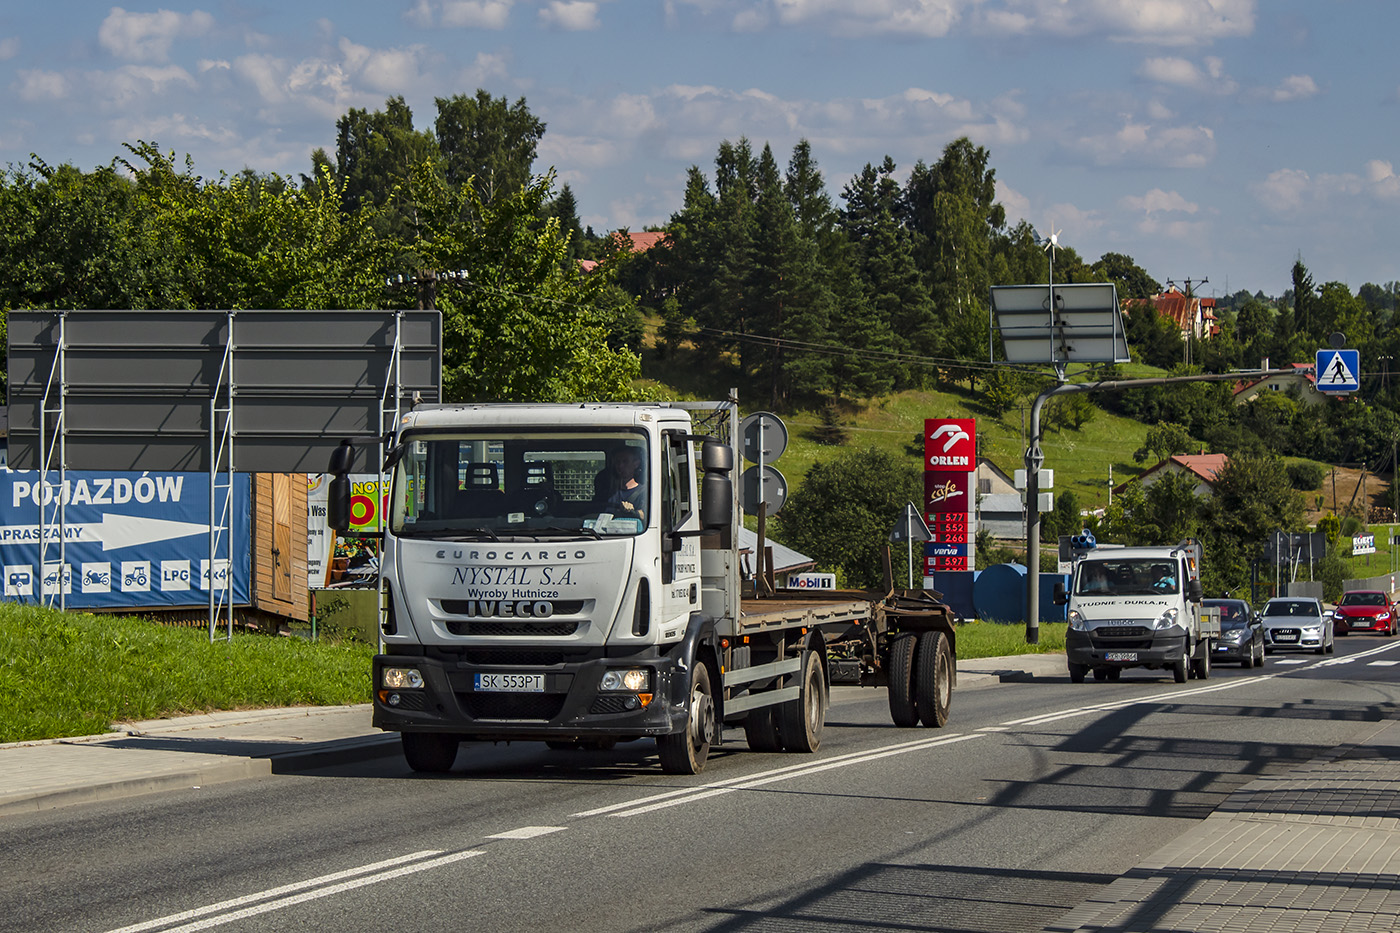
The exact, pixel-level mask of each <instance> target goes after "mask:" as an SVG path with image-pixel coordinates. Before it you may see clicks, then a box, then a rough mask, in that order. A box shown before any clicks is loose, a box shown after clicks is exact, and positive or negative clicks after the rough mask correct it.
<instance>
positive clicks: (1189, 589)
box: [1186, 577, 1204, 603]
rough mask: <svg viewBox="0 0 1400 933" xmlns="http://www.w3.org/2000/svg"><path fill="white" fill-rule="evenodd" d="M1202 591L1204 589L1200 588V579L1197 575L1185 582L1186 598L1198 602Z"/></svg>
mask: <svg viewBox="0 0 1400 933" xmlns="http://www.w3.org/2000/svg"><path fill="white" fill-rule="evenodd" d="M1203 593H1204V591H1203V590H1202V589H1201V580H1200V578H1199V577H1197V578H1196V579H1194V580H1192V581H1191V582H1189V583H1187V584H1186V598H1187V599H1189V600H1191V602H1193V603H1198V602H1200V601H1201V596H1202V594H1203Z"/></svg>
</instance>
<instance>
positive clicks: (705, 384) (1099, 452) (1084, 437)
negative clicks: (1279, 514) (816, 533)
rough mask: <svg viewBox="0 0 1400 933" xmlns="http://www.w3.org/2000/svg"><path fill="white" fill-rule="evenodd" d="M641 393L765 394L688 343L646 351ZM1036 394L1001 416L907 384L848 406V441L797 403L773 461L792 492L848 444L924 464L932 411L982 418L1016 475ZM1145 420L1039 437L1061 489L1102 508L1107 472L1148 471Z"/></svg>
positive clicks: (972, 398) (981, 436) (744, 403)
mask: <svg viewBox="0 0 1400 933" xmlns="http://www.w3.org/2000/svg"><path fill="white" fill-rule="evenodd" d="M1133 369H1134V371H1133V372H1131V373H1125V375H1126V376H1128V377H1133V378H1135V377H1139V376H1146V375H1160V374H1161V372H1160V370H1150V369H1149V368H1147V367H1134V368H1133ZM642 372H643V375H644V377H645V378H644V379H643V380H642V387H643V391H644V392H645V393H646V394H647V395H648V397H653V396H654V397H657V398H689V399H701V398H704V399H719V398H724V397H726V395H727V394H728V392H729V389H730V388H731V387H735V386H736V384H739V386H740V391H739V407H740V410H741V411H742V412H744V413H745V414H747V413H749V412H751V411H759V410H765V409H766V407H767V402H768V399H767V396H766V394H763V393H761V392H757V391H750V392H749V393H747V394H746V393H745V391H744V389H743V387H742V383H741V380H740V379H739V376H738V374H737V371H736V369H735V368H734V367H732V366H730V365H727V364H726V363H725V362H724V361H718V362H717V361H714V360H708V361H706V360H701V359H699V358H698V357H697V356H696V355H695V354H693V353H690V352H688V351H684V350H683V351H680V352H679V353H678V354H676V355H674V356H673V357H671V358H668V359H663V358H661V357H659V356H658V355H657V354H656V353H655V351H654V350H650V349H648V351H647V352H646V353H645V354H644V356H643V368H642ZM1030 402H1031V399H1027V400H1026V404H1025V407H1024V408H1023V409H1022V410H1013V411H1011V412H1008V413H1007V414H1006V415H1004V416H1002V417H996V416H995V415H993V414H992V413H991V412H990V411H989V410H988V409H987V408H986V407H985V406H984V405H983V404H982V403H981V401H980V399H979V397H978V396H976V395H974V394H973V393H971V392H969V391H968V390H967V388H966V387H965V386H957V387H945V388H943V389H938V390H919V391H908V392H900V393H896V394H894V395H891V396H887V397H884V398H877V399H862V400H859V401H855V402H852V403H850V404H849V405H847V406H846V407H845V408H843V409H842V410H841V412H840V425H841V427H842V428H843V432H844V435H845V439H844V441H843V442H842V443H840V444H836V445H830V444H825V443H823V442H822V441H821V440H820V439H819V438H820V437H821V434H822V428H823V426H824V425H823V419H822V412H821V411H819V410H815V409H806V408H798V409H796V410H794V411H783V412H779V413H778V414H779V415H780V416H781V417H782V419H783V422H784V423H785V424H786V425H787V427H788V434H789V445H788V449H787V452H786V453H784V454H783V456H782V458H781V459H779V460H778V461H777V462H776V463H775V464H774V465H775V466H776V467H777V468H778V469H779V470H780V471H781V472H782V474H783V476H784V477H785V478H786V479H787V481H788V486H789V490H790V491H791V490H792V489H794V488H796V486H798V485H800V484H801V481H802V477H803V476H804V475H805V474H806V472H807V471H808V470H809V469H810V468H811V466H812V464H813V463H815V462H817V461H818V460H824V459H830V458H832V457H835V456H838V455H840V454H841V453H842V452H844V451H847V450H857V449H864V448H866V447H872V446H873V447H878V448H880V449H882V450H885V451H888V452H890V453H892V454H895V455H898V456H907V457H908V458H909V459H910V462H911V463H912V464H914V465H915V466H916V467H917V466H918V465H919V464H921V463H922V462H923V440H922V438H923V428H924V419H926V418H974V419H976V421H977V435H978V444H979V450H980V453H981V455H982V456H984V457H987V458H989V459H990V460H991V461H992V462H993V463H995V464H996V465H997V466H998V467H999V468H1001V469H1002V470H1004V471H1005V472H1006V473H1008V474H1010V473H1012V472H1013V471H1015V470H1017V469H1019V468H1021V467H1022V466H1023V460H1024V455H1025V450H1026V436H1027V432H1028V431H1029V421H1030ZM1146 435H1147V426H1146V425H1143V424H1140V423H1138V422H1136V421H1132V420H1130V419H1127V418H1121V417H1118V416H1116V415H1111V414H1109V413H1108V412H1105V411H1101V410H1100V411H1098V412H1096V413H1095V415H1094V417H1093V418H1092V420H1090V421H1089V422H1087V423H1086V424H1084V425H1083V426H1082V427H1080V428H1077V429H1076V428H1063V429H1059V430H1054V429H1047V430H1046V431H1045V432H1044V434H1043V436H1042V439H1041V448H1042V450H1043V451H1044V453H1045V464H1044V466H1045V468H1046V469H1051V470H1054V471H1055V486H1054V491H1055V492H1056V493H1057V494H1059V493H1063V492H1068V491H1073V492H1074V493H1075V495H1076V496H1077V497H1078V498H1079V503H1080V506H1081V507H1083V508H1096V507H1098V506H1101V505H1105V504H1106V503H1107V501H1108V481H1109V471H1110V468H1111V469H1112V475H1113V482H1114V483H1115V484H1116V483H1121V482H1124V481H1125V480H1128V479H1131V478H1132V477H1134V476H1137V475H1138V474H1139V473H1141V472H1142V471H1143V470H1144V469H1146V466H1145V465H1143V464H1138V463H1134V462H1133V451H1135V450H1137V449H1138V448H1139V447H1141V446H1142V444H1143V441H1144V439H1145V438H1146Z"/></svg>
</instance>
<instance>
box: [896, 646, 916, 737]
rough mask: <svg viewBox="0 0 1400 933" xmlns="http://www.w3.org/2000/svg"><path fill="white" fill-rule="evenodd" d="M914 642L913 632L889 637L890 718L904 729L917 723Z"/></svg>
mask: <svg viewBox="0 0 1400 933" xmlns="http://www.w3.org/2000/svg"><path fill="white" fill-rule="evenodd" d="M915 642H916V638H915V636H914V633H913V632H904V633H903V634H900V635H896V636H895V637H894V638H892V639H890V670H889V692H890V718H891V719H893V720H894V724H895V725H896V726H899V727H900V728H905V729H907V728H909V727H910V726H917V725H918V724H919V711H918V709H917V708H916V707H915V706H914V647H915Z"/></svg>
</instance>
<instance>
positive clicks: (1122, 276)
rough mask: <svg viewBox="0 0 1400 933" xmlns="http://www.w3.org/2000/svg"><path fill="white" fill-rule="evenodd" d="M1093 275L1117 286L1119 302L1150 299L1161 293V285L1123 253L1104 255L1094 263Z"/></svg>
mask: <svg viewBox="0 0 1400 933" xmlns="http://www.w3.org/2000/svg"><path fill="white" fill-rule="evenodd" d="M1094 273H1095V274H1096V275H1097V276H1099V279H1100V281H1103V280H1107V281H1110V282H1112V283H1113V284H1115V285H1116V286H1118V300H1119V301H1126V300H1127V299H1130V298H1151V297H1152V296H1153V295H1158V294H1161V291H1162V286H1161V284H1160V283H1159V282H1158V281H1157V280H1156V279H1154V278H1153V277H1152V276H1150V275H1148V274H1147V270H1145V269H1143V268H1142V267H1141V266H1139V265H1138V264H1137V263H1136V262H1134V261H1133V257H1131V256H1128V255H1126V254H1124V253H1104V254H1103V255H1102V256H1100V257H1099V261H1098V262H1096V263H1094Z"/></svg>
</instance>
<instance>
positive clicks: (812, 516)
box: [774, 447, 923, 588]
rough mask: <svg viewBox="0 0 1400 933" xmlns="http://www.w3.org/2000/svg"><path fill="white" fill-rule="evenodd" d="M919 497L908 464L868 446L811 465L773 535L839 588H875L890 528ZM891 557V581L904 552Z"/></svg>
mask: <svg viewBox="0 0 1400 933" xmlns="http://www.w3.org/2000/svg"><path fill="white" fill-rule="evenodd" d="M922 498H923V478H922V475H921V474H920V472H919V470H918V467H917V466H916V465H915V464H914V463H912V462H910V461H909V460H907V459H903V458H896V457H894V456H892V455H890V454H888V453H886V452H884V451H882V450H879V449H878V448H874V447H872V448H869V449H867V450H863V451H852V452H850V453H847V454H844V455H841V456H838V457H837V458H835V459H833V460H829V461H823V460H818V461H817V462H816V463H814V464H813V465H812V468H811V469H810V470H808V471H807V475H806V477H804V479H803V481H802V485H801V486H799V487H798V488H797V490H796V491H795V492H794V493H793V494H792V496H791V497H789V499H788V500H787V502H786V504H785V505H784V506H783V510H782V512H780V513H779V514H778V516H777V518H776V526H777V527H776V530H775V532H774V536H775V537H776V538H778V539H779V540H781V541H782V542H783V543H784V544H786V545H788V546H789V547H792V548H796V549H797V550H799V551H801V552H802V553H804V554H807V555H808V556H810V557H811V558H813V559H814V560H815V561H816V562H817V566H818V567H820V568H822V569H824V570H834V571H835V572H836V573H837V574H838V575H839V577H840V578H841V579H842V580H843V581H844V582H845V585H847V586H853V587H868V588H878V587H881V586H883V585H884V569H883V558H882V555H883V553H884V550H885V548H886V547H887V546H888V540H889V533H890V529H891V528H892V527H893V525H894V522H895V520H896V519H897V518H898V517H899V516H900V515H902V514H903V512H904V508H905V506H906V505H907V504H908V503H909V502H919V501H921V500H922ZM891 557H892V560H893V563H894V566H895V570H894V576H895V579H896V580H903V579H905V576H906V574H907V553H905V552H901V550H900V549H899V548H895V549H893V552H892V554H891ZM916 559H917V557H916Z"/></svg>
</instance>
